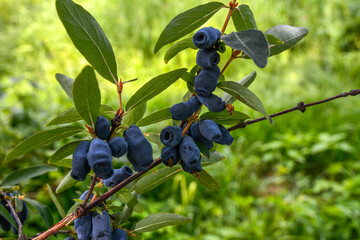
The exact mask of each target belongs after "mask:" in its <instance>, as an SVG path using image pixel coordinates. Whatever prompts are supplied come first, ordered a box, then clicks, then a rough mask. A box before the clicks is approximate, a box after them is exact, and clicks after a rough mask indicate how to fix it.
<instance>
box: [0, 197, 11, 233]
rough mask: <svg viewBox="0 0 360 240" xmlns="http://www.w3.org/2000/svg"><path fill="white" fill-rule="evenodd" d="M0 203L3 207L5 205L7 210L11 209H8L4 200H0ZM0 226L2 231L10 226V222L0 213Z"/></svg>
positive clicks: (5, 230) (7, 229)
mask: <svg viewBox="0 0 360 240" xmlns="http://www.w3.org/2000/svg"><path fill="white" fill-rule="evenodd" d="M0 204H1V205H2V206H3V207H5V208H6V210H7V211H8V212H10V211H11V210H10V207H8V206H7V205H6V204H7V203H6V202H5V200H1V201H0ZM0 226H1V229H2V230H3V231H4V232H7V231H9V230H10V228H11V224H10V222H9V221H8V220H6V219H5V218H4V217H3V216H2V215H0Z"/></svg>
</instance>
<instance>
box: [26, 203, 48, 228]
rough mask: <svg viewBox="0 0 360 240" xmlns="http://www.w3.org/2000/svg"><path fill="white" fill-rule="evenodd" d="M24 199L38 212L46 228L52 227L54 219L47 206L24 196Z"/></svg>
mask: <svg viewBox="0 0 360 240" xmlns="http://www.w3.org/2000/svg"><path fill="white" fill-rule="evenodd" d="M24 201H25V202H27V203H28V204H30V205H32V206H33V207H34V208H35V209H36V210H37V211H38V212H39V214H40V216H41V218H42V219H43V220H44V223H45V225H46V227H47V228H50V227H52V225H53V221H54V220H53V217H52V214H51V211H50V209H49V207H48V206H45V205H43V204H42V203H39V202H38V201H36V200H33V199H30V198H24Z"/></svg>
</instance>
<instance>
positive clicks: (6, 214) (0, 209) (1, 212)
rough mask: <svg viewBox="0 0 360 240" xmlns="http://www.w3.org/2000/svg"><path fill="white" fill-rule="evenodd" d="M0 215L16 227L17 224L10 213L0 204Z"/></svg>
mask: <svg viewBox="0 0 360 240" xmlns="http://www.w3.org/2000/svg"><path fill="white" fill-rule="evenodd" d="M0 216H3V217H4V218H5V219H6V220H7V221H8V222H9V223H11V225H13V226H14V227H15V228H16V229H18V225H17V223H16V222H15V220H14V219H13V218H12V217H11V214H10V213H9V212H8V211H7V210H6V208H5V207H4V206H3V205H1V204H0Z"/></svg>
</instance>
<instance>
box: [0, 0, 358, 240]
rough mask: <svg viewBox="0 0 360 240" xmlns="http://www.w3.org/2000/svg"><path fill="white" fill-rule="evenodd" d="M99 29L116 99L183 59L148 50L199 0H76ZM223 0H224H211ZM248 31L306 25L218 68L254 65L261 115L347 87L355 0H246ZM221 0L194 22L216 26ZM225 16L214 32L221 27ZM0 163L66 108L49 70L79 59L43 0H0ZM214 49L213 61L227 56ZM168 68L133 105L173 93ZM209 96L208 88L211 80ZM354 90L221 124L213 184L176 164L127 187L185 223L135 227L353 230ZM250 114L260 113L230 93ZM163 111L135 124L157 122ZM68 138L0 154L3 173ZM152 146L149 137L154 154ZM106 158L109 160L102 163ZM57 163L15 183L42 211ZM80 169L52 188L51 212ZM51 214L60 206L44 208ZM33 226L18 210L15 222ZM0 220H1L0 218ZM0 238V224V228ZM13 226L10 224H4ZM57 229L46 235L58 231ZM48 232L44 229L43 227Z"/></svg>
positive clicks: (284, 232) (178, 231) (353, 81)
mask: <svg viewBox="0 0 360 240" xmlns="http://www.w3.org/2000/svg"><path fill="white" fill-rule="evenodd" d="M76 2H77V3H79V4H81V5H82V6H83V7H84V8H85V9H87V10H88V11H89V12H90V13H91V14H92V15H93V16H94V17H95V18H96V19H97V20H98V22H99V23H100V25H101V26H102V27H103V30H104V32H105V33H106V35H107V36H108V38H109V40H110V42H111V44H112V46H113V48H114V52H115V55H116V60H117V64H118V73H119V76H120V77H121V78H122V79H123V80H129V79H132V78H136V77H138V78H139V80H138V81H136V82H133V83H128V84H126V85H125V88H124V94H123V98H124V101H125V102H126V101H127V99H129V98H130V97H131V95H132V94H133V93H134V92H135V91H136V90H137V89H138V88H139V87H140V86H141V85H143V84H144V83H145V82H146V81H148V80H149V79H151V78H152V77H155V76H157V75H159V74H161V73H165V72H167V71H170V70H173V69H177V68H180V67H187V68H191V67H192V66H193V65H194V64H195V56H196V52H195V51H194V50H186V51H184V52H182V53H181V54H179V56H177V57H175V58H174V59H173V60H171V61H170V62H169V63H168V64H165V63H164V61H163V56H164V53H165V51H166V49H167V48H168V46H167V47H165V48H164V49H162V50H161V51H160V52H159V53H158V54H156V55H154V54H153V47H154V45H155V43H156V40H157V37H158V36H159V35H160V33H161V31H162V30H163V28H164V27H165V26H166V24H167V23H168V22H169V21H170V20H171V19H172V18H173V17H174V16H176V15H177V14H179V13H181V12H183V11H185V10H187V9H189V8H191V7H193V6H195V5H198V4H201V3H206V2H208V1H205V0H196V1H195V0H184V1H171V0H168V1H161V0H151V1H150V0H132V1H129V0H106V1H85V0H78V1H76ZM225 2H227V1H225ZM241 3H244V4H249V5H250V7H251V9H252V10H253V12H254V15H255V18H256V20H257V25H258V28H259V29H260V30H263V31H265V30H267V29H269V28H270V27H273V26H275V25H278V24H289V25H293V26H305V27H308V28H309V30H310V32H309V34H308V36H307V37H306V38H304V39H303V40H302V41H301V42H300V43H299V44H298V45H297V46H296V47H295V48H293V49H291V50H290V51H287V52H285V53H282V54H281V55H277V56H274V57H272V58H270V59H269V63H268V65H267V67H266V68H265V69H259V68H257V67H256V66H255V64H254V63H253V62H252V61H250V60H238V61H236V62H234V63H233V64H232V65H231V67H230V68H229V69H228V71H227V72H226V74H225V76H226V79H227V80H231V81H238V80H240V79H241V78H242V77H244V76H245V75H247V74H248V73H250V72H251V71H254V70H256V71H257V73H258V76H257V79H256V80H255V82H254V83H253V85H252V86H251V87H250V89H251V90H252V91H253V92H255V93H256V94H257V95H258V96H259V97H260V99H261V100H262V101H263V103H264V105H265V107H266V109H267V110H268V112H269V113H274V112H278V111H281V110H284V109H286V108H290V107H293V106H295V105H296V104H297V103H298V102H300V101H304V102H305V103H308V102H312V101H317V100H320V99H323V98H327V97H330V96H332V95H336V94H338V93H341V92H345V91H349V90H351V89H356V88H359V85H360V77H359V76H360V54H359V49H360V2H359V1H358V0H348V1H343V0H318V1H313V0H301V1H299V0H286V1H285V0H281V1H278V0H256V1H255V0H252V1H251V0H247V1H245V0H244V1H241ZM226 14H227V10H225V9H223V10H220V11H219V12H218V13H217V14H216V15H215V17H214V18H213V19H212V20H211V21H210V22H208V23H206V26H214V27H216V28H221V27H222V24H223V22H224V19H225V17H226ZM232 30H233V28H232V23H231V22H230V25H229V28H228V29H227V32H230V31H232ZM0 46H1V47H0V123H1V130H0V161H2V160H3V159H4V156H5V155H6V153H7V152H9V151H10V150H11V149H12V148H13V147H14V146H15V145H16V144H17V143H19V142H20V141H21V140H22V139H24V138H25V137H28V136H30V135H31V134H33V133H34V132H37V131H39V130H42V129H45V127H44V124H45V123H47V122H48V121H49V120H50V119H52V118H53V117H54V116H56V115H58V114H60V113H61V112H63V111H64V110H66V109H68V108H70V107H72V103H71V101H70V100H69V99H68V97H67V96H66V94H65V93H64V92H63V91H62V89H61V87H60V85H59V84H58V83H57V81H56V80H55V77H54V75H55V73H58V72H59V73H63V74H65V75H67V76H70V77H73V78H75V77H76V76H77V74H78V73H79V72H80V71H81V69H82V68H83V67H84V66H85V64H86V61H85V59H84V58H83V57H82V56H81V55H80V53H79V52H78V51H77V50H76V49H75V47H74V46H73V45H72V42H71V40H70V39H69V37H68V36H67V34H66V31H65V29H64V27H63V26H62V24H61V22H60V20H59V19H58V17H57V14H56V10H55V3H54V1H44V0H16V1H13V0H0ZM229 54H230V53H229V51H227V52H226V53H225V55H223V56H224V57H222V60H221V63H220V66H223V65H224V64H225V62H226V60H227V58H228V56H229ZM98 79H99V82H100V87H101V91H102V102H103V103H105V104H108V105H111V106H113V107H116V106H117V94H116V90H115V88H114V86H113V85H112V84H110V83H109V82H108V81H106V80H104V79H102V78H101V77H100V76H98ZM186 91H187V90H186V84H185V83H184V82H183V81H181V80H179V81H178V82H177V83H176V84H174V85H173V86H172V87H170V88H169V89H167V90H166V91H165V92H164V93H162V94H161V95H159V96H157V97H156V98H154V99H153V100H151V101H150V102H148V105H147V111H146V114H149V113H151V112H153V111H156V110H159V109H162V108H165V107H168V106H170V105H172V104H175V103H178V102H179V101H180V100H181V97H182V96H183V94H185V92H186ZM218 93H219V94H221V93H220V91H219V92H218ZM359 101H360V99H359V97H348V98H346V99H340V100H336V101H333V102H330V103H327V104H323V105H320V106H316V107H313V108H309V109H307V110H306V112H305V113H304V114H301V113H300V112H294V113H290V114H287V115H284V116H282V117H279V118H275V119H274V120H275V125H270V124H269V123H268V122H261V123H257V124H254V125H251V126H248V127H247V128H245V129H242V130H237V131H234V132H233V133H232V134H233V136H234V137H235V139H236V140H235V142H234V144H233V145H232V146H231V147H218V148H217V150H218V151H220V152H222V153H223V154H224V155H225V156H226V159H225V160H224V161H222V162H220V163H217V164H215V165H212V166H210V167H208V168H207V171H208V172H210V173H211V174H212V175H213V176H214V177H215V179H216V180H217V181H218V182H219V183H220V184H221V186H222V190H221V192H211V191H209V190H206V189H205V188H203V187H202V186H201V185H197V183H196V181H194V179H193V178H192V177H191V176H188V174H185V173H182V174H179V175H177V176H176V177H175V178H173V179H171V180H169V181H167V182H166V183H164V184H162V185H161V186H159V187H158V188H156V189H155V190H153V191H151V192H148V193H146V194H144V195H141V196H140V201H141V203H142V204H143V207H144V210H145V211H144V212H143V213H141V214H138V213H136V214H135V215H134V217H133V218H132V220H133V221H135V220H139V219H141V218H143V217H145V216H147V215H148V214H153V213H157V212H171V213H177V214H182V215H186V216H189V217H191V218H192V219H193V222H192V223H191V224H189V225H185V226H180V227H167V228H164V229H161V230H159V231H157V232H154V233H146V234H144V235H143V236H144V239H206V240H217V239H289V240H290V239H360V200H359V197H360V162H359V160H360V159H359V144H360V126H359V124H358V119H359V116H360V110H359V109H360V108H359V107H358V106H359ZM235 108H236V109H237V110H239V111H244V112H245V113H247V114H249V115H250V116H251V117H252V118H256V117H260V114H259V113H257V112H254V111H251V110H249V108H247V107H244V106H243V105H240V104H239V103H237V104H235ZM166 124H168V122H166V121H165V122H162V123H160V124H155V125H150V126H149V127H147V128H143V130H144V131H151V132H159V131H160V130H161V129H162V128H163V127H164V126H165V125H166ZM66 142H68V141H66V140H65V141H62V142H60V143H57V144H53V145H50V146H48V147H46V148H42V149H38V150H35V151H32V152H30V153H28V154H26V155H24V156H22V157H21V158H19V159H18V160H16V161H12V162H6V163H3V162H2V165H1V168H0V176H1V177H0V178H2V177H3V176H5V175H6V174H8V173H9V172H11V171H13V170H16V169H19V168H22V167H26V166H30V165H34V164H41V163H46V161H47V159H48V158H49V157H50V156H51V154H52V153H53V152H54V151H55V150H56V149H58V148H59V147H60V146H62V145H63V144H64V143H66ZM158 155H159V149H158V147H154V157H157V156H158ZM118 165H120V163H118V162H115V166H118ZM67 171H68V170H67V169H62V168H59V171H56V172H51V173H49V174H46V175H44V176H41V177H38V178H35V179H33V180H31V181H28V182H25V183H22V184H21V190H22V192H24V193H25V194H26V196H27V197H30V198H34V199H37V200H39V201H40V202H42V203H43V204H46V205H48V206H49V207H50V208H51V209H55V207H54V205H53V203H52V202H51V200H50V198H49V196H48V193H47V188H46V183H49V184H50V185H51V186H52V188H53V189H55V188H56V186H57V185H58V184H59V182H60V180H61V178H62V177H63V176H64V174H65V173H66V172H67ZM88 185H89V180H87V181H86V182H85V183H79V184H77V185H75V186H74V187H71V188H70V189H69V190H67V191H65V192H63V193H61V194H59V195H58V197H59V199H60V201H61V203H63V205H64V208H65V210H68V208H69V207H70V206H71V205H72V203H73V200H72V199H73V198H76V197H78V192H77V191H80V192H82V191H84V190H85V189H86V188H87V187H88ZM53 216H54V219H55V221H58V220H60V216H59V214H58V213H56V211H55V210H54V215H53ZM44 230H46V228H45V224H44V223H43V222H42V221H41V218H40V217H39V215H38V214H37V212H35V211H33V210H31V212H30V216H29V219H28V221H27V223H26V224H25V233H27V235H28V236H31V235H33V234H35V233H37V232H39V231H44ZM0 231H1V230H0ZM0 236H7V235H6V234H5V233H3V232H0ZM8 236H12V237H14V235H10V234H9V235H8ZM62 238H63V236H59V239H62ZM53 239H55V238H53Z"/></svg>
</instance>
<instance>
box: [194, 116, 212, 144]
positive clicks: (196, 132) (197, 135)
mask: <svg viewBox="0 0 360 240" xmlns="http://www.w3.org/2000/svg"><path fill="white" fill-rule="evenodd" d="M199 124H200V122H196V123H193V124H191V126H190V134H191V136H192V138H193V139H194V140H196V141H199V142H201V143H203V144H205V146H206V147H207V149H211V148H213V146H214V144H213V142H212V141H210V140H209V139H206V138H205V137H204V136H203V135H201V133H200V129H199Z"/></svg>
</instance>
